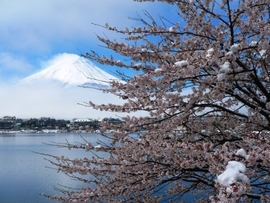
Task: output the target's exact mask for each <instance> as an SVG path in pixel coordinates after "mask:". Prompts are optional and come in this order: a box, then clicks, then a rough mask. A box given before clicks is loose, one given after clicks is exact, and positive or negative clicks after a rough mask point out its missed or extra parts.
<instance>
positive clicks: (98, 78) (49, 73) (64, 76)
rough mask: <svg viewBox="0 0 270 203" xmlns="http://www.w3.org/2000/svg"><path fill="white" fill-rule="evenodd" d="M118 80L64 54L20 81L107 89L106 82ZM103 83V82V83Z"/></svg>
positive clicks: (86, 62) (22, 83)
mask: <svg viewBox="0 0 270 203" xmlns="http://www.w3.org/2000/svg"><path fill="white" fill-rule="evenodd" d="M111 80H118V79H117V78H116V77H114V76H112V75H110V74H108V73H106V72H105V71H103V70H101V69H100V68H98V67H97V66H95V65H94V64H93V63H92V62H90V61H89V60H88V59H86V58H83V57H80V56H78V55H76V54H68V53H64V54H61V55H58V56H57V57H56V58H54V59H53V60H52V61H51V63H50V65H49V66H48V67H47V68H45V69H44V70H42V71H40V72H38V73H35V74H33V75H31V76H29V77H26V78H24V79H23V80H21V81H20V84H21V85H24V84H26V85H27V84H28V85H46V84H55V83H56V84H60V85H61V86H63V87H71V86H78V85H83V86H90V87H96V88H106V87H108V86H109V85H108V83H107V82H108V81H111ZM104 81H105V82H104Z"/></svg>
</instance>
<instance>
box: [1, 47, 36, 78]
mask: <svg viewBox="0 0 270 203" xmlns="http://www.w3.org/2000/svg"><path fill="white" fill-rule="evenodd" d="M33 69H34V67H33V65H31V64H30V63H29V62H28V61H27V60H26V59H25V58H24V57H23V56H18V55H15V54H12V53H8V52H2V53H0V78H1V80H2V81H3V80H7V75H9V73H11V72H14V71H15V72H17V75H13V76H12V77H13V78H8V80H16V79H17V78H16V77H19V75H24V76H26V75H28V74H29V73H30V72H31V71H33ZM14 77H15V78H14Z"/></svg>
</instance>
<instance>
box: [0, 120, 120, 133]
mask: <svg viewBox="0 0 270 203" xmlns="http://www.w3.org/2000/svg"><path fill="white" fill-rule="evenodd" d="M102 122H106V123H109V124H113V125H119V124H122V123H123V122H124V121H122V120H120V119H119V118H104V119H102V120H96V119H91V118H74V119H72V120H64V119H54V118H50V117H41V118H39V119H38V118H30V119H20V118H16V117H15V116H12V117H11V116H5V117H3V118H2V119H1V118H0V133H69V132H71V133H100V127H101V123H102Z"/></svg>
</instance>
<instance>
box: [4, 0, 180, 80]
mask: <svg viewBox="0 0 270 203" xmlns="http://www.w3.org/2000/svg"><path fill="white" fill-rule="evenodd" d="M169 8H170V9H175V7H174V8H172V7H167V6H166V4H164V3H138V2H134V1H132V0H125V1H124V0H113V1H112V0H99V1H94V0H68V1H66V0H57V1H55V0H46V1H36V0H24V1H20V0H3V1H1V2H0V25H1V26H0V80H1V81H2V82H13V81H16V80H19V79H21V78H24V77H26V76H29V75H31V74H33V73H35V72H38V71H39V70H41V69H42V68H44V66H46V61H48V60H50V59H52V58H53V57H54V56H55V55H57V54H60V53H64V52H67V53H75V54H81V53H85V52H86V51H90V50H92V49H93V50H96V51H98V52H99V53H102V54H106V51H107V50H106V49H104V48H101V47H100V46H99V45H100V44H101V43H100V42H98V41H97V38H96V35H95V33H97V34H100V35H102V34H103V33H105V34H106V35H107V36H108V37H110V38H112V39H113V38H115V37H117V36H115V34H114V33H111V32H108V31H107V30H105V29H102V28H101V27H98V26H94V25H92V24H91V23H97V24H101V25H104V24H105V23H109V24H111V25H114V26H116V27H120V28H125V27H131V26H133V25H135V24H136V23H138V22H135V21H132V20H130V19H128V17H137V13H139V14H142V11H143V10H147V11H148V12H150V13H151V14H153V15H154V16H156V15H157V14H163V15H170V12H172V10H169ZM142 15H143V14H142ZM102 68H103V69H105V70H106V71H108V72H110V71H111V70H113V69H110V67H102Z"/></svg>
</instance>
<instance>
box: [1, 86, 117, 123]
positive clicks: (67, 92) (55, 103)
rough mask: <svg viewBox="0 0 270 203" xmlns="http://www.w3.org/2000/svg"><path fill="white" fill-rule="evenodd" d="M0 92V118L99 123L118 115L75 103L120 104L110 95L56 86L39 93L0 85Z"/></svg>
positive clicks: (34, 90) (90, 90)
mask: <svg viewBox="0 0 270 203" xmlns="http://www.w3.org/2000/svg"><path fill="white" fill-rule="evenodd" d="M0 91H1V95H0V106H1V112H0V117H3V116H5V115H10V116H16V117H19V118H31V117H35V118H39V117H42V116H48V117H54V118H65V119H72V118H75V117H77V118H78V117H79V118H87V117H90V118H96V119H98V118H104V117H110V116H112V117H115V115H121V114H119V113H110V112H105V111H97V110H94V109H92V108H88V107H85V106H82V105H78V103H83V102H89V100H91V101H93V102H95V103H99V104H101V103H104V101H107V102H110V103H118V104H119V103H120V102H121V101H120V99H118V98H116V97H115V96H113V95H109V94H104V93H102V92H100V91H97V90H93V89H86V88H80V87H74V88H70V89H61V88H60V87H56V86H49V87H43V88H42V89H41V88H37V87H35V86H32V87H29V86H28V87H22V86H16V85H13V86H11V85H8V86H5V85H1V86H0Z"/></svg>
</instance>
